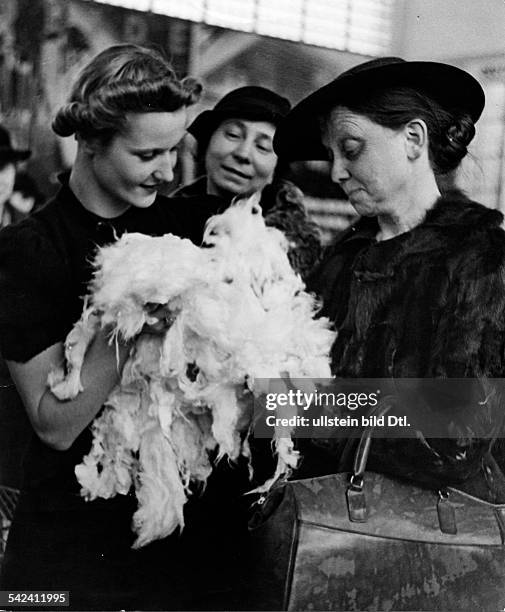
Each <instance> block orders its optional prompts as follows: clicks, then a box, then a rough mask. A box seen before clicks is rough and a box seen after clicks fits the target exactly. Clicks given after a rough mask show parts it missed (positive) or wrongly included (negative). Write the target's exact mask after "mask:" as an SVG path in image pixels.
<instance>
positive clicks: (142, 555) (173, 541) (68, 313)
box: [0, 185, 233, 610]
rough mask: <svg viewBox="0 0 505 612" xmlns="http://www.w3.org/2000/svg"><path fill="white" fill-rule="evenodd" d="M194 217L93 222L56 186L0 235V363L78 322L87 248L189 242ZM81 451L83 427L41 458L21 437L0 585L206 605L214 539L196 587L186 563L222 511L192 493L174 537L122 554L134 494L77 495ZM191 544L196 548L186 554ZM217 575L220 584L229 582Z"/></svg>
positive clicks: (135, 602)
mask: <svg viewBox="0 0 505 612" xmlns="http://www.w3.org/2000/svg"><path fill="white" fill-rule="evenodd" d="M204 221H205V218H204V217H203V216H199V215H198V212H196V211H194V210H189V209H188V208H186V207H184V206H183V205H182V203H179V204H178V203H177V202H171V201H170V200H169V199H166V198H162V197H159V198H157V200H156V201H155V202H154V204H153V205H152V206H150V207H149V208H146V209H138V208H134V207H131V208H130V209H128V210H127V211H126V212H125V213H124V214H122V215H121V216H119V217H117V218H115V219H103V218H101V217H99V216H97V215H95V214H93V213H91V212H90V211H88V210H87V209H85V208H84V207H83V206H82V205H81V204H80V202H79V201H78V200H77V198H76V197H75V196H74V195H73V193H72V191H71V190H70V188H69V187H68V185H63V187H62V188H61V190H60V191H59V193H58V194H57V195H56V197H55V198H54V199H53V200H52V201H50V202H49V203H48V204H47V205H46V206H45V207H43V208H42V209H40V210H39V211H37V212H36V213H34V215H33V216H31V217H30V218H28V219H26V220H24V221H23V222H21V223H20V224H18V225H12V226H9V227H7V228H5V229H4V230H2V232H0V350H1V352H2V354H3V355H4V357H5V358H6V359H8V360H14V361H19V362H26V361H28V360H29V359H31V358H32V357H34V356H35V355H38V354H39V353H41V352H42V351H43V350H44V349H46V348H48V347H49V346H51V345H53V344H54V343H57V342H62V341H64V339H65V337H66V335H67V334H68V332H69V331H70V329H71V328H72V326H73V324H74V323H75V321H76V320H77V319H78V318H79V317H80V314H81V311H82V306H83V302H82V296H84V295H85V294H86V288H87V284H88V282H89V280H90V278H91V275H92V265H91V262H92V260H93V255H94V253H95V251H96V249H97V247H99V246H102V245H104V244H106V243H109V242H111V241H113V240H114V239H115V237H116V236H120V235H121V234H123V233H124V232H142V233H145V234H150V235H162V234H164V233H168V232H171V233H174V234H178V235H180V236H186V237H191V236H193V235H195V234H201V232H202V229H203V223H204ZM90 444H91V430H90V429H89V428H87V429H85V430H84V431H83V432H82V433H81V435H80V436H79V437H78V438H77V439H76V441H75V442H74V444H73V445H72V446H71V448H70V449H69V450H67V451H56V450H53V449H51V448H49V447H47V446H46V445H44V444H43V443H42V442H41V441H40V440H39V439H38V437H36V436H35V435H34V436H33V439H32V441H31V444H30V447H29V450H28V453H27V456H26V460H25V466H24V468H25V469H24V483H23V488H22V493H21V498H20V501H19V504H18V507H17V510H16V514H15V518H14V522H13V525H12V528H11V531H10V534H9V541H8V546H7V551H6V555H5V559H4V565H3V570H2V579H1V582H0V585H1V586H0V589H9V590H16V589H17V590H27V589H30V590H68V591H70V603H71V607H72V608H73V609H80V610H84V609H86V610H93V609H99V610H109V609H121V608H128V609H144V610H149V609H192V608H195V607H197V606H198V597H205V595H206V594H207V595H208V596H209V597H211V595H209V588H211V587H212V588H214V589H217V590H219V585H217V583H214V582H212V577H214V573H213V570H216V571H219V570H221V568H222V563H223V562H224V561H223V559H222V555H225V554H227V553H228V549H227V544H226V542H225V543H224V545H223V546H222V547H221V548H217V547H216V548H215V549H214V550H213V551H212V555H214V554H215V556H216V557H217V560H216V562H215V563H214V564H212V563H210V562H209V564H210V569H209V571H208V572H207V574H206V577H209V576H210V577H211V578H209V580H208V583H206V582H205V580H204V579H201V578H198V577H197V575H195V574H194V566H195V565H196V562H197V561H200V560H201V559H204V558H205V557H206V555H207V557H208V551H206V550H203V549H202V547H203V545H204V543H205V535H206V534H205V533H202V531H203V527H202V528H200V527H199V525H200V524H204V526H205V528H206V529H207V530H209V525H210V524H212V528H213V529H214V530H215V531H213V532H212V534H211V535H212V537H213V538H214V540H215V538H216V535H215V534H216V532H217V533H219V530H220V529H223V528H225V525H223V524H221V522H220V520H221V518H220V517H222V520H227V519H229V517H228V516H227V515H226V512H231V511H232V510H233V508H227V509H225V511H222V507H221V499H220V498H219V495H218V491H217V492H216V491H214V493H213V492H211V493H210V494H209V495H208V496H207V497H206V498H205V501H204V503H203V505H202V508H203V510H202V512H203V511H205V512H206V513H207V514H208V515H202V514H198V512H200V510H199V495H195V496H193V498H192V500H191V503H189V504H188V518H187V524H188V529H187V531H188V534H187V535H186V534H185V535H184V536H183V537H180V536H179V535H178V534H174V535H173V536H171V537H170V538H167V539H165V540H163V541H160V542H155V543H152V544H150V545H148V546H146V547H144V548H143V549H141V550H138V551H133V550H131V549H130V546H131V544H132V542H133V539H134V537H133V534H132V531H131V517H132V514H133V512H134V511H135V509H136V499H135V496H134V494H133V493H132V494H130V495H127V496H122V495H118V496H116V497H115V498H113V499H110V500H102V499H98V500H96V501H93V502H85V501H84V499H83V498H81V496H80V495H79V486H78V483H77V480H76V477H75V475H74V467H75V465H76V464H78V463H80V462H81V461H82V458H83V455H84V454H86V453H87V452H89V450H90ZM193 500H194V501H193ZM195 509H196V510H195ZM193 515H194V516H195V518H194V519H193V518H191V517H192V516H193ZM214 517H218V518H217V519H216V520H213V519H214ZM191 523H194V524H195V528H194V529H193V530H191V529H190V525H191ZM212 537H210V536H209V539H210V540H212ZM191 543H193V544H194V546H195V547H196V545H197V544H198V545H199V546H200V548H199V549H198V548H193V549H192V550H191V548H190V545H191ZM213 543H214V544H215V542H213ZM230 545H231V544H230ZM195 550H196V551H198V552H196V553H195ZM197 555H198V559H195V557H196V556H197ZM212 555H211V556H212ZM222 579H223V581H224V582H225V584H228V582H226V581H227V580H230V579H231V578H229V576H226V575H225V576H222ZM216 585H217V586H216ZM195 587H196V588H195ZM223 588H224V587H223Z"/></svg>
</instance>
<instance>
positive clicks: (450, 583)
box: [249, 406, 505, 611]
mask: <svg viewBox="0 0 505 612" xmlns="http://www.w3.org/2000/svg"><path fill="white" fill-rule="evenodd" d="M381 410H382V411H383V412H382V414H384V413H385V411H387V407H384V406H382V408H381ZM372 432H373V428H372V427H369V428H367V429H365V430H364V432H363V434H362V436H361V439H360V442H359V445H358V449H357V451H356V455H355V460H354V468H353V470H352V472H351V473H340V474H333V475H330V476H322V477H318V478H308V479H304V480H293V481H287V482H283V483H280V484H278V485H276V486H274V488H273V489H271V491H270V492H269V493H268V495H267V496H266V497H264V498H260V501H259V502H258V509H257V511H256V513H255V515H254V516H253V517H252V519H251V521H250V524H249V529H250V535H251V546H252V550H251V570H250V576H249V592H250V597H249V604H250V608H251V609H259V610H334V611H336V610H444V611H449V610H458V611H460V610H472V611H475V610H503V609H505V545H504V543H505V504H504V505H497V504H491V503H488V502H485V501H481V500H479V499H477V498H475V497H472V496H470V495H467V494H465V493H463V492H460V491H458V490H456V489H452V488H447V489H444V490H440V491H431V490H428V489H424V488H421V487H419V486H417V485H416V484H413V483H410V482H405V481H401V480H396V479H395V478H393V477H390V476H386V475H383V474H378V473H373V472H367V473H365V467H366V462H367V458H368V453H369V450H370V444H371V440H372Z"/></svg>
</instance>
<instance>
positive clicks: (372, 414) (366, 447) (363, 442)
mask: <svg viewBox="0 0 505 612" xmlns="http://www.w3.org/2000/svg"><path fill="white" fill-rule="evenodd" d="M394 401H395V398H394V397H393V396H392V395H388V396H386V397H384V398H383V399H382V400H381V401H380V402H379V403H378V404H377V406H374V407H373V408H372V410H370V411H369V413H368V415H367V418H368V419H369V422H370V425H367V426H366V427H365V430H364V431H363V433H362V434H361V438H360V441H359V444H358V448H357V450H356V454H355V455H354V465H353V470H352V474H351V478H350V480H349V486H348V487H347V491H346V498H347V510H348V513H349V520H351V521H352V522H354V523H364V522H366V520H367V514H368V512H367V506H366V499H365V493H364V491H363V484H364V476H365V470H366V465H367V463H368V456H369V454H370V445H371V444H372V435H373V432H374V429H375V419H376V418H379V417H382V416H384V415H385V414H386V413H387V412H389V410H391V408H392V407H393V405H394Z"/></svg>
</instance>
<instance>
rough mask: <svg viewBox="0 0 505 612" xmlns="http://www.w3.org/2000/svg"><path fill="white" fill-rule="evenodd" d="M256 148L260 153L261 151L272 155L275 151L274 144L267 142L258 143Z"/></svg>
mask: <svg viewBox="0 0 505 612" xmlns="http://www.w3.org/2000/svg"><path fill="white" fill-rule="evenodd" d="M256 148H257V149H258V151H261V153H272V151H273V147H272V144H271V143H267V142H257V143H256Z"/></svg>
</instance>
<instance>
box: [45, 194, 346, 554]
mask: <svg viewBox="0 0 505 612" xmlns="http://www.w3.org/2000/svg"><path fill="white" fill-rule="evenodd" d="M204 244H205V245H207V248H199V247H196V246H195V245H193V243H191V242H190V241H188V240H184V239H181V238H178V237H176V236H172V235H166V236H163V237H159V238H153V237H149V236H145V235H141V234H130V235H125V236H123V237H122V238H121V239H120V240H118V241H117V242H116V243H115V244H113V245H111V246H107V247H104V248H102V249H101V250H100V252H99V254H98V256H97V259H96V274H95V277H94V280H93V282H92V286H91V291H90V296H89V302H88V304H87V308H86V309H85V312H84V314H83V317H82V318H81V321H80V322H79V323H78V324H77V325H76V326H75V328H74V330H72V332H71V333H70V334H69V337H68V339H67V343H66V358H67V375H66V376H65V374H64V372H63V371H62V370H61V369H60V370H58V371H55V372H53V373H52V374H51V376H50V379H49V384H50V386H51V388H52V390H53V392H54V393H55V395H57V396H58V397H60V398H65V397H66V398H68V397H73V396H75V395H76V394H77V393H78V392H79V390H81V386H80V380H79V371H80V366H81V362H82V359H83V357H84V353H85V347H86V345H87V343H89V341H90V340H91V338H92V335H93V331H94V330H96V327H97V325H102V326H104V325H108V326H111V328H112V329H113V333H114V334H121V335H122V336H123V337H124V338H125V339H129V338H136V342H135V348H134V350H133V351H132V354H131V355H130V357H129V359H128V361H127V363H126V365H125V367H124V370H123V375H122V380H121V384H120V385H119V386H118V387H117V388H116V389H114V391H113V392H112V393H111V395H110V397H109V398H108V400H107V404H106V408H105V409H104V411H103V412H102V413H101V414H100V416H99V417H97V418H96V419H95V421H94V422H93V426H92V427H93V434H94V438H93V446H92V450H91V452H90V453H89V454H88V455H87V456H86V457H85V458H84V461H83V463H82V464H80V465H78V466H77V467H76V475H77V478H78V480H79V482H80V484H81V486H82V494H83V495H84V496H85V497H86V498H88V499H95V498H97V497H103V498H109V497H112V496H114V495H116V493H127V492H128V491H129V490H130V488H131V487H132V486H134V487H135V490H136V494H137V498H138V502H139V505H138V510H137V512H136V513H135V515H134V530H135V532H136V533H137V535H138V538H137V540H136V542H135V546H136V547H140V546H143V545H145V544H147V543H148V542H150V541H152V540H154V539H156V538H162V537H165V536H166V535H169V534H170V533H172V532H173V531H174V529H176V528H177V527H182V526H183V525H184V515H183V509H184V504H185V502H186V500H187V497H188V495H189V493H190V484H191V483H192V482H202V483H204V482H205V481H206V479H207V478H208V476H209V474H210V473H211V470H212V465H211V462H210V459H209V454H210V452H211V451H213V450H217V456H218V457H219V458H221V457H223V456H227V457H229V458H230V459H231V460H234V459H236V458H237V457H238V456H239V455H240V454H243V455H246V456H249V447H248V444H247V436H245V435H241V433H242V434H243V432H244V431H247V429H248V428H249V426H250V424H251V414H250V406H251V390H252V392H254V380H255V379H257V378H279V377H280V376H281V374H282V375H284V374H287V375H289V377H291V378H329V377H330V370H329V365H328V363H329V359H328V355H329V350H330V347H331V344H332V342H333V340H334V333H333V332H331V331H330V330H329V328H328V321H327V320H326V319H314V314H315V311H316V304H315V302H314V299H313V298H312V296H310V295H309V294H307V293H306V292H305V291H304V286H303V283H302V281H301V279H300V278H299V277H298V276H297V275H296V274H295V273H294V272H293V270H292V269H291V267H290V266H289V262H288V259H287V256H286V249H287V244H286V241H285V239H284V237H283V235H282V234H281V232H279V231H278V230H276V229H273V228H267V227H266V226H265V224H264V221H263V217H262V215H261V210H260V208H259V205H258V204H257V203H256V201H254V200H253V199H249V200H245V201H239V202H238V203H235V204H233V205H232V206H231V207H230V208H229V209H228V210H227V211H226V212H225V213H223V214H222V215H218V216H216V217H212V218H211V219H210V220H209V222H208V224H207V227H206V232H205V238H204ZM152 304H166V305H168V307H169V309H170V311H171V312H172V313H173V315H174V316H175V320H174V322H173V324H172V325H171V327H170V328H169V329H168V330H167V331H166V333H164V334H163V335H157V336H156V335H152V334H141V333H140V332H141V331H142V328H143V327H144V325H145V324H146V323H149V322H150V318H149V314H148V311H149V308H148V307H146V306H147V305H152ZM283 436H285V432H284V433H283ZM276 450H277V453H278V466H277V470H276V474H275V477H277V476H278V475H279V474H282V473H285V472H286V471H288V470H289V468H290V467H295V466H296V463H297V459H298V456H297V453H296V452H295V451H294V450H293V444H292V442H291V439H290V438H286V437H279V438H278V439H277V440H276Z"/></svg>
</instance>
